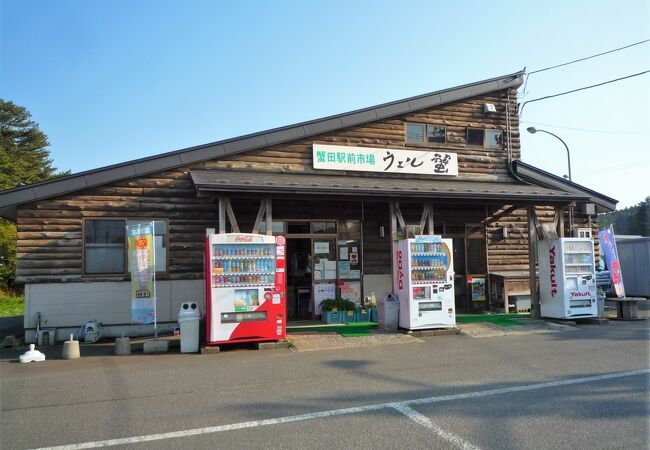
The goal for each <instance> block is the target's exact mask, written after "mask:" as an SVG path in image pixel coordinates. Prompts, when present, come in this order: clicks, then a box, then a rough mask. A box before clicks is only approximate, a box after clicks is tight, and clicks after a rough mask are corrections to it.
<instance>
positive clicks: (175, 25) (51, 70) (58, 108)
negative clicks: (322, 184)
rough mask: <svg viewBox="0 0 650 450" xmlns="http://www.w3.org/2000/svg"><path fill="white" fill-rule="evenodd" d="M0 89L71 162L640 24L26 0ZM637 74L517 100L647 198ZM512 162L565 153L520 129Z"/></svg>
mask: <svg viewBox="0 0 650 450" xmlns="http://www.w3.org/2000/svg"><path fill="white" fill-rule="evenodd" d="M0 16H1V17H0V20H1V23H0V25H1V31H0V38H1V42H0V45H1V47H0V55H1V56H0V58H1V60H0V63H1V64H0V95H1V96H2V97H3V98H5V99H8V100H12V101H14V102H15V103H17V104H20V105H22V106H25V107H27V108H28V109H29V110H30V111H31V112H32V115H33V118H34V120H36V121H37V122H39V124H40V126H41V128H42V129H43V131H45V132H46V133H47V134H48V136H49V138H50V142H51V148H50V150H51V155H52V157H53V159H54V164H55V165H56V166H57V167H59V168H61V169H71V170H72V171H73V172H79V171H83V170H88V169H92V168H96V167H100V166H105V165H109V164H113V163H117V162H121V161H126V160H130V159H135V158H140V157H144V156H149V155H154V154H157V153H162V152H165V151H170V150H175V149H180V148H184V147H189V146H193V145H199V144H204V143H208V142H212V141H216V140H220V139H223V138H228V137H234V136H238V135H241V134H245V133H249V132H254V131H261V130H265V129H268V128H272V127H276V126H281V125H287V124H291V123H295V122H299V121H303V120H309V119H314V118H318V117H322V116H326V115H329V114H336V113H341V112H345V111H349V110H352V109H356V108H362V107H366V106H372V105H375V104H378V103H382V102H386V101H390V100H397V99H401V98H404V97H408V96H412V95H417V94H422V93H426V92H430V91H435V90H438V89H443V88H447V87H452V86H456V85H460V84H464V83H469V82H473V81H478V80H482V79H485V78H490V77H493V76H499V75H503V74H507V73H511V72H515V71H517V70H520V69H522V68H523V67H527V68H528V70H535V69H539V68H543V67H547V66H550V65H554V64H557V63H562V62H565V61H569V60H573V59H577V58H580V57H584V56H588V55H591V54H594V53H599V52H602V51H606V50H610V49H613V48H617V47H620V46H623V45H626V44H629V43H632V42H637V41H641V40H644V39H647V38H649V37H650V11H649V7H648V2H647V1H645V0H639V1H637V0H630V1H625V2H604V1H571V2H566V1H548V2H521V1H512V2H507V1H501V2H484V1H476V2H468V1H458V2H442V1H437V2H436V1H422V2H418V1H404V2H397V3H396V2H388V1H377V0H376V1H341V2H338V1H321V2H316V1H309V0H307V1H273V2H271V1H264V2H263V1H248V2H246V1H241V2H226V1H188V2H181V1H163V0H156V1H129V2H127V1H119V2H118V1H92V2H90V1H29V0H4V1H3V2H2V4H1V10H0ZM649 68H650V45H648V44H644V45H639V46H636V47H633V48H630V49H628V50H624V51H621V52H617V53H614V54H611V55H607V56H604V57H600V58H596V59H592V60H590V61H587V62H583V63H579V64H575V65H571V66H568V67H565V68H561V69H556V70H553V71H548V72H544V73H540V74H534V75H531V77H530V79H529V82H528V88H527V93H526V95H525V97H524V98H523V100H524V101H525V100H530V99H534V98H538V97H542V96H545V95H549V94H553V93H557V92H561V91H565V90H570V89H574V88H578V87H582V86H586V85H590V84H595V83H599V82H602V81H606V80H609V79H613V78H618V77H621V76H625V75H629V74H632V73H637V72H641V71H643V70H647V69H649ZM649 111H650V75H644V76H641V77H636V78H633V79H630V80H625V81H622V82H619V83H614V84H610V85H608V86H605V87H601V88H595V89H591V90H587V91H584V92H581V93H576V94H572V95H567V96H564V97H560V98H557V99H551V100H547V101H542V102H537V103H531V104H529V105H527V106H526V108H525V110H524V114H523V116H522V117H521V120H522V131H523V130H524V128H525V127H527V126H530V125H535V126H537V127H538V128H544V129H547V130H549V131H552V132H554V133H556V134H558V135H559V136H561V137H562V138H563V139H564V140H565V141H566V142H567V144H568V145H569V147H570V149H571V158H572V172H573V180H574V181H576V182H577V183H580V184H583V185H585V186H587V187H590V188H592V189H595V190H597V191H599V192H602V193H604V194H606V195H609V196H612V197H614V198H617V199H619V200H620V203H619V207H625V206H631V205H633V204H636V203H638V202H639V201H641V200H642V199H643V198H644V197H645V196H648V195H650V183H649V182H648V181H647V180H648V175H647V173H648V171H650V149H649V145H648V142H649V141H650V127H649V124H650V112H649ZM522 149H523V160H524V161H526V162H528V163H530V164H533V165H536V166H538V167H541V168H543V169H545V170H548V171H549V172H552V173H555V174H558V175H563V174H566V173H567V170H566V153H565V150H564V147H562V145H561V143H560V142H559V141H557V140H555V139H554V138H553V137H551V136H548V135H543V134H536V135H530V134H528V133H526V132H525V131H524V132H523V135H522Z"/></svg>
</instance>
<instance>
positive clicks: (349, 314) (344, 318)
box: [338, 300, 357, 323]
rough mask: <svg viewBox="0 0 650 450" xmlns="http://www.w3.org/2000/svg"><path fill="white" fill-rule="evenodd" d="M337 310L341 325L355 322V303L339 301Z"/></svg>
mask: <svg viewBox="0 0 650 450" xmlns="http://www.w3.org/2000/svg"><path fill="white" fill-rule="evenodd" d="M338 308H339V309H340V310H341V323H353V322H356V311H357V304H356V303H354V302H352V301H350V300H339V301H338Z"/></svg>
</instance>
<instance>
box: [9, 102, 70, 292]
mask: <svg viewBox="0 0 650 450" xmlns="http://www.w3.org/2000/svg"><path fill="white" fill-rule="evenodd" d="M31 117H32V116H31V114H30V113H29V111H27V109H25V108H24V107H22V106H19V105H16V104H15V103H13V102H11V101H7V100H3V99H1V98H0V190H3V189H11V188H13V187H16V186H21V185H24V184H32V183H37V182H39V181H43V180H48V179H51V178H56V177H60V176H63V175H68V174H69V173H70V171H66V172H57V171H56V168H54V167H52V160H51V159H50V158H49V156H50V152H49V150H48V149H47V147H48V146H49V145H50V144H49V142H48V140H47V136H46V135H45V133H43V132H42V131H41V130H40V129H39V128H38V124H37V123H36V122H34V121H32V120H31ZM15 279H16V225H15V224H14V223H12V222H10V221H8V220H5V219H0V290H7V289H9V290H12V289H13V287H14V282H15Z"/></svg>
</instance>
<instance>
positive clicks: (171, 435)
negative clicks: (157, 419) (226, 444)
mask: <svg viewBox="0 0 650 450" xmlns="http://www.w3.org/2000/svg"><path fill="white" fill-rule="evenodd" d="M648 373H650V369H642V370H633V371H630V372H619V373H610V374H605V375H595V376H592V377H583V378H572V379H569V380H560V381H550V382H548V383H537V384H529V385H526V386H513V387H508V388H501V389H490V390H487V391H474V392H468V393H465V394H452V395H442V396H437V397H426V398H419V399H413V400H405V401H403V402H389V403H379V404H376V405H365V406H357V407H354V408H343V409H332V410H329V411H319V412H315V413H308V414H299V415H295V416H285V417H277V418H274V419H264V420H253V421H250V422H239V423H233V424H230V425H218V426H214V427H205V428H194V429H190V430H181V431H171V432H168V433H159V434H147V435H143V436H132V437H127V438H121V439H109V440H105V441H95V442H82V443H79V444H70V445H61V446H56V447H42V448H40V449H37V450H77V449H85V448H98V447H110V446H114V445H126V444H137V443H141V442H149V441H159V440H163V439H177V438H182V437H188V436H197V435H201V434H211V433H219V432H222V431H232V430H241V429H244V428H256V427H261V426H265V425H277V424H281V423H289V422H299V421H303V420H313V419H320V418H325V417H334V416H341V415H345V414H358V413H364V412H368V411H377V410H380V409H384V408H393V409H398V408H400V407H403V406H409V405H424V404H430V403H438V402H448V401H452V400H463V399H468V398H478V397H486V396H489V395H498V394H510V393H513V392H525V391H534V390H538V389H546V388H552V387H558V386H568V385H572V384H584V383H592V382H595V381H602V380H611V379H614V378H623V377H631V376H634V375H642V374H648ZM409 409H411V408H409ZM400 412H401V411H400ZM414 412H416V411H414ZM418 414H419V413H418ZM422 417H424V416H422Z"/></svg>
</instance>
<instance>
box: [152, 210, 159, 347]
mask: <svg viewBox="0 0 650 450" xmlns="http://www.w3.org/2000/svg"><path fill="white" fill-rule="evenodd" d="M151 247H152V248H151V257H152V259H153V274H152V277H153V335H154V339H155V340H158V297H157V295H156V223H155V222H154V221H153V220H152V221H151Z"/></svg>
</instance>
